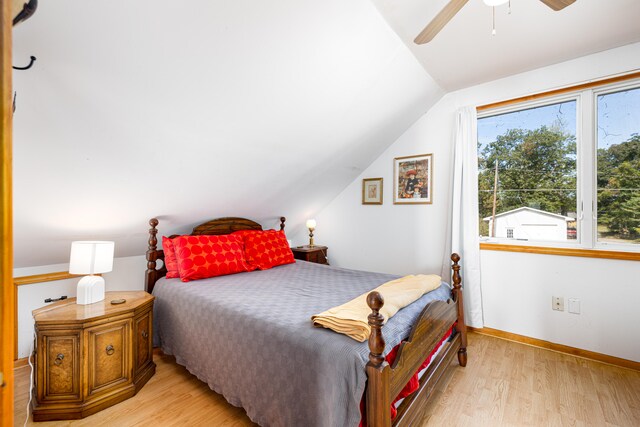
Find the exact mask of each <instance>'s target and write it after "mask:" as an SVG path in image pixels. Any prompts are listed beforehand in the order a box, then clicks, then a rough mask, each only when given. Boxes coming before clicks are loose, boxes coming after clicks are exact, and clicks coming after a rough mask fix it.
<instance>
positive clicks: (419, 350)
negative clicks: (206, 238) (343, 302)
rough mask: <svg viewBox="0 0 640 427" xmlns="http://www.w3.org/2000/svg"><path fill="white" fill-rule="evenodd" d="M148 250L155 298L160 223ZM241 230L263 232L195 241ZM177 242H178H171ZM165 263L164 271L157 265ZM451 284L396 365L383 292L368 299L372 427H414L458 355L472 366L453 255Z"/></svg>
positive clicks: (231, 222) (218, 226)
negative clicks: (415, 383) (396, 402)
mask: <svg viewBox="0 0 640 427" xmlns="http://www.w3.org/2000/svg"><path fill="white" fill-rule="evenodd" d="M285 221H286V218H285V217H281V218H280V230H284V223H285ZM149 225H150V226H151V228H150V229H149V249H148V250H147V270H146V274H145V288H146V290H147V292H152V291H153V287H154V285H155V283H156V281H157V280H158V279H159V278H161V277H163V276H164V275H165V274H166V272H167V269H166V267H165V266H164V252H163V251H162V250H159V249H158V247H157V245H158V239H157V237H156V236H157V234H158V229H157V228H156V227H157V226H158V220H157V219H156V218H152V219H151V220H149ZM238 230H262V226H261V225H260V224H258V223H257V222H254V221H251V220H249V219H245V218H234V217H228V218H219V219H214V220H211V221H208V222H205V223H203V224H200V225H198V226H196V227H195V228H194V229H193V231H192V232H191V235H201V234H208V235H221V234H229V233H232V232H234V231H238ZM171 237H174V236H171ZM158 260H162V266H160V267H158V266H157V261H158ZM451 261H452V262H453V264H452V267H451V268H452V269H453V275H452V281H453V288H452V290H451V299H450V300H448V301H446V302H444V301H433V302H431V303H429V304H428V305H427V306H426V307H425V308H424V309H423V311H422V313H420V316H419V317H418V320H417V321H416V323H415V324H414V325H413V328H412V329H411V333H410V335H409V338H408V339H407V340H406V341H404V342H403V343H402V344H401V345H400V348H399V349H398V353H397V356H396V359H395V362H394V363H393V364H392V365H389V364H388V363H387V362H386V361H385V359H384V355H383V352H384V347H385V341H384V337H383V335H382V325H383V322H384V318H383V316H382V315H381V314H380V313H379V310H380V308H382V306H383V305H384V300H383V298H382V296H381V295H380V294H379V293H378V292H375V291H374V292H371V293H370V294H369V295H368V296H367V304H368V305H369V307H370V308H371V314H370V315H369V325H370V326H371V335H370V337H369V350H370V352H369V363H367V366H366V371H367V388H366V390H365V394H366V416H367V426H368V427H391V426H412V425H415V423H416V422H418V421H420V419H421V418H422V416H423V415H424V414H423V413H424V408H425V406H426V403H427V401H428V399H429V397H430V396H431V394H432V393H433V391H434V389H435V387H436V386H437V385H438V383H439V382H440V380H441V379H443V378H444V377H445V375H444V374H445V373H446V372H448V371H449V367H451V366H452V363H451V362H452V360H453V357H454V356H455V355H456V354H457V356H458V363H459V364H460V365H461V366H466V365H467V328H466V326H465V323H464V312H463V305H462V279H461V277H460V265H459V261H460V256H458V254H455V253H454V254H452V255H451ZM453 324H455V328H454V330H453V333H452V335H451V338H450V339H449V341H448V342H446V343H445V344H444V345H443V347H442V350H441V351H440V352H439V353H438V354H437V356H435V357H434V359H433V360H432V361H431V364H430V365H429V367H428V368H427V370H426V371H425V373H424V374H423V375H422V378H421V379H420V388H419V389H418V390H417V391H415V392H414V393H413V394H411V395H410V396H408V397H407V398H405V399H404V401H403V402H402V404H401V405H400V406H399V407H398V414H397V416H396V417H395V419H394V420H393V421H392V420H391V411H390V407H391V402H392V401H393V399H394V398H395V396H397V395H398V394H399V393H400V391H401V390H402V388H403V387H404V386H405V384H406V383H407V382H408V381H409V379H410V378H411V377H412V376H413V375H414V374H415V372H416V371H417V370H418V369H419V367H420V365H421V364H422V362H423V361H424V360H425V359H426V358H427V357H428V356H429V354H431V352H432V350H433V349H434V348H435V347H436V346H437V345H438V344H439V342H440V340H441V338H442V337H443V336H444V334H445V333H446V332H447V331H448V330H449V329H450V328H451V325H453Z"/></svg>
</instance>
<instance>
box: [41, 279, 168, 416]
mask: <svg viewBox="0 0 640 427" xmlns="http://www.w3.org/2000/svg"><path fill="white" fill-rule="evenodd" d="M118 299H125V300H126V301H125V302H124V303H122V304H111V301H113V300H118ZM153 300H154V297H153V296H152V295H150V294H148V293H146V292H143V291H132V292H107V293H106V295H105V299H104V301H100V302H96V303H94V304H88V305H79V304H76V299H75V298H70V299H68V300H64V301H59V302H56V303H54V304H51V305H48V306H46V307H42V308H39V309H37V310H34V311H33V318H34V320H35V331H36V348H35V361H36V362H35V385H34V401H33V420H34V421H49V420H67V419H78V418H84V417H86V416H88V415H91V414H93V413H95V412H98V411H101V410H102V409H104V408H108V407H109V406H112V405H115V404H116V403H118V402H121V401H123V400H125V399H128V398H130V397H131V396H133V395H135V394H136V393H137V392H138V390H140V389H141V388H142V386H143V385H144V384H145V383H146V382H147V381H148V380H149V378H151V377H152V376H153V374H154V373H155V371H156V365H155V363H153V353H152V350H153V348H152V333H153V330H152V328H153Z"/></svg>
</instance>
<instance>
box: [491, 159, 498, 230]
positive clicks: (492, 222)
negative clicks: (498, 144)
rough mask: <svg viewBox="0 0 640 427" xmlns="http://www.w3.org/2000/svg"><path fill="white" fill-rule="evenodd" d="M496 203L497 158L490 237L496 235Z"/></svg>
mask: <svg viewBox="0 0 640 427" xmlns="http://www.w3.org/2000/svg"><path fill="white" fill-rule="evenodd" d="M497 204H498V159H496V171H495V174H494V177H493V213H492V214H491V237H496V205H497Z"/></svg>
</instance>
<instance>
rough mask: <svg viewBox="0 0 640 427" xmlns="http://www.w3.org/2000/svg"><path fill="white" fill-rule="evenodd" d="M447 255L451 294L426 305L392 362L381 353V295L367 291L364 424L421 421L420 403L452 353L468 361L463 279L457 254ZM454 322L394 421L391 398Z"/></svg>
mask: <svg viewBox="0 0 640 427" xmlns="http://www.w3.org/2000/svg"><path fill="white" fill-rule="evenodd" d="M451 260H452V261H453V265H452V269H453V276H452V279H453V289H452V290H451V297H452V300H448V301H447V302H444V301H434V302H432V303H430V304H428V305H427V306H426V307H425V308H424V310H423V311H422V313H421V314H420V316H419V317H418V320H417V322H416V324H415V325H414V327H413V329H412V331H411V334H410V335H409V338H408V339H407V341H405V342H403V343H402V344H401V346H400V348H399V349H398V353H397V356H396V359H395V361H394V363H393V365H392V366H389V364H388V363H387V362H386V361H385V359H384V356H383V354H382V353H383V352H384V347H385V341H384V337H383V335H382V324H383V322H384V318H383V316H382V315H381V314H380V312H379V311H380V309H381V308H382V306H383V305H384V300H383V298H382V296H381V295H380V294H379V293H378V292H375V291H374V292H371V293H370V294H369V295H368V296H367V304H368V305H369V307H370V308H371V314H370V315H369V325H370V326H371V335H370V336H369V350H370V353H369V363H368V364H367V377H368V379H367V391H366V399H367V401H366V411H367V425H368V426H369V427H390V426H392V425H394V426H410V425H414V422H416V421H419V419H420V417H421V416H422V415H423V409H424V407H425V404H426V402H427V400H428V398H429V396H430V395H431V393H432V392H433V390H434V389H435V387H436V385H437V383H438V381H440V379H441V378H442V377H443V374H444V373H445V371H446V370H447V369H448V367H449V366H450V365H451V360H452V359H453V357H454V356H455V355H456V354H457V355H458V362H459V363H460V365H462V366H465V365H466V364H467V331H466V326H465V324H464V313H463V306H462V287H461V282H462V280H461V278H460V265H459V264H458V262H459V261H460V257H459V256H458V254H453V255H451ZM456 322H457V324H456V328H455V330H454V332H453V335H452V338H451V340H450V341H449V342H447V343H446V344H444V346H443V348H442V350H441V351H440V352H439V353H438V355H437V356H435V357H434V359H433V360H432V361H431V364H430V365H429V367H428V368H427V370H426V372H425V373H424V375H423V376H422V378H421V380H420V388H419V389H418V390H417V391H416V392H415V393H413V394H412V395H410V396H408V397H407V398H406V399H404V401H403V402H402V404H401V405H400V407H399V408H398V415H397V416H396V418H395V419H394V420H393V421H392V420H391V411H390V407H391V402H392V401H393V400H394V398H395V396H397V395H398V394H399V393H400V391H401V390H402V389H403V388H404V386H405V384H406V383H407V382H408V381H409V379H410V378H411V377H412V376H413V375H414V374H415V372H416V371H417V370H418V368H419V367H420V365H421V364H422V362H423V361H424V360H425V359H426V358H427V357H428V356H429V354H431V352H432V351H433V349H434V348H435V347H436V346H437V345H438V344H439V343H440V339H441V338H442V336H443V335H444V334H445V333H446V332H447V331H448V330H449V329H450V328H451V325H453V324H454V323H456Z"/></svg>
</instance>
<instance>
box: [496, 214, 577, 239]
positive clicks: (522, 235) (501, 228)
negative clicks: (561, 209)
mask: <svg viewBox="0 0 640 427" xmlns="http://www.w3.org/2000/svg"><path fill="white" fill-rule="evenodd" d="M483 219H484V221H487V222H488V223H489V230H491V226H492V223H493V221H492V217H490V216H488V217H486V218H483ZM573 221H575V218H571V217H568V216H564V215H558V214H554V213H551V212H546V211H542V210H539V209H533V208H529V207H526V206H525V207H521V208H518V209H513V210H510V211H507V212H502V213H500V214H497V215H496V230H495V237H502V238H507V239H526V240H554V241H565V240H568V239H567V223H569V222H573Z"/></svg>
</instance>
